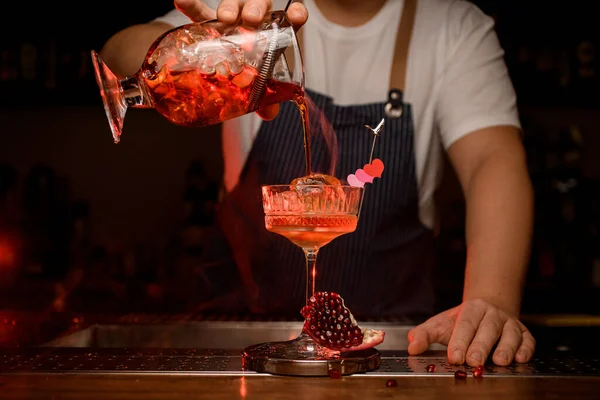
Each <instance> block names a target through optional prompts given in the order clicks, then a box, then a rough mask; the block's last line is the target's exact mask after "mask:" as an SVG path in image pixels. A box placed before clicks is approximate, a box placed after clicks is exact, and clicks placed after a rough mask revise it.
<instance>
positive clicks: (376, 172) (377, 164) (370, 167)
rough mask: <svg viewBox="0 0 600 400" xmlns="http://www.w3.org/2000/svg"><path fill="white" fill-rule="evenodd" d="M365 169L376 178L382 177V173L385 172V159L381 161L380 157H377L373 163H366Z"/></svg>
mask: <svg viewBox="0 0 600 400" xmlns="http://www.w3.org/2000/svg"><path fill="white" fill-rule="evenodd" d="M363 170H364V171H365V172H366V173H367V174H369V175H371V176H372V177H374V178H381V173H382V172H383V161H381V160H380V159H379V158H376V159H374V160H373V161H371V164H365V166H364V167H363Z"/></svg>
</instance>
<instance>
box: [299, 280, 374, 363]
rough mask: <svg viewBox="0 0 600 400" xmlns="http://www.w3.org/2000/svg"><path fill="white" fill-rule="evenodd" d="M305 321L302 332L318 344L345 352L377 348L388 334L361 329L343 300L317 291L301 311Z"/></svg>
mask: <svg viewBox="0 0 600 400" xmlns="http://www.w3.org/2000/svg"><path fill="white" fill-rule="evenodd" d="M301 314H302V316H303V317H304V318H305V320H304V326H303V327H302V330H303V331H304V332H306V334H308V335H309V336H310V337H311V338H312V339H313V340H314V341H315V342H317V343H318V344H319V345H321V346H323V347H326V348H328V349H331V350H339V351H343V352H347V351H358V350H365V349H368V348H371V347H375V346H377V345H378V344H380V343H381V342H383V339H384V337H385V332H383V331H378V330H374V329H362V328H361V327H360V326H358V324H357V323H356V320H355V319H354V317H353V316H352V313H351V312H350V310H349V309H348V308H347V307H346V306H345V305H344V299H342V298H341V296H340V295H339V294H337V293H333V292H317V293H315V294H314V295H313V296H312V297H311V298H310V300H309V304H308V305H306V306H304V307H303V308H302V311H301Z"/></svg>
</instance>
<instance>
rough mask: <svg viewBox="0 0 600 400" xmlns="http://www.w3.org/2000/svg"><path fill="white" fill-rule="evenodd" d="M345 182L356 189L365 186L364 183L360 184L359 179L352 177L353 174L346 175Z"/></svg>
mask: <svg viewBox="0 0 600 400" xmlns="http://www.w3.org/2000/svg"><path fill="white" fill-rule="evenodd" d="M347 181H348V184H349V185H350V186H356V187H364V186H365V183H364V182H361V181H360V179H358V178H357V177H356V175H354V174H350V175H348V178H347Z"/></svg>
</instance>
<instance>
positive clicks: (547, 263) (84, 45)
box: [0, 0, 600, 314]
mask: <svg viewBox="0 0 600 400" xmlns="http://www.w3.org/2000/svg"><path fill="white" fill-rule="evenodd" d="M475 3H477V4H478V5H480V6H481V7H482V9H483V10H484V11H485V12H486V13H488V14H489V15H492V16H494V18H496V20H497V31H498V34H499V37H500V40H501V42H502V45H503V47H504V49H505V50H506V62H507V64H508V66H509V69H510V73H511V77H512V79H513V82H514V84H515V86H516V89H517V94H518V98H519V108H520V113H521V117H522V123H523V127H524V133H525V143H526V146H527V151H528V156H529V162H530V172H531V176H532V179H533V182H534V185H535V190H536V201H537V208H536V232H535V241H534V242H535V243H534V249H533V254H532V259H531V265H530V270H529V277H528V282H527V287H526V291H525V301H524V306H523V307H524V310H523V311H524V312H526V313H594V314H597V313H598V307H597V304H600V301H599V300H600V296H599V294H600V236H599V230H598V228H599V214H598V212H599V209H598V208H599V205H600V201H599V200H600V199H599V195H600V186H599V185H598V179H599V178H600V161H598V160H599V158H598V156H599V155H600V136H599V135H598V128H597V127H598V126H599V124H598V122H600V114H599V113H598V111H599V110H600V108H599V107H598V106H599V103H598V101H599V100H598V99H599V96H598V87H599V83H600V80H599V79H598V76H597V73H598V67H599V66H598V56H597V51H598V48H597V46H598V45H599V44H600V42H599V39H600V35H599V33H600V30H599V29H598V28H597V26H598V21H597V17H595V16H596V15H597V14H595V13H594V12H593V10H592V7H593V6H594V5H595V3H594V2H584V1H570V2H566V3H565V2H555V3H549V2H524V1H515V0H513V1H508V0H505V1H476V2H475ZM7 4H8V3H7ZM89 6H90V7H91V10H92V11H91V12H89V11H87V10H84V9H81V10H79V9H75V8H74V7H73V6H72V5H70V4H56V3H53V2H52V3H51V2H45V3H44V4H42V5H40V6H38V5H35V6H31V5H30V4H26V3H23V5H21V4H15V3H13V4H11V5H10V7H11V10H8V9H7V12H6V14H5V18H4V19H5V20H6V19H13V20H12V21H4V22H3V24H1V25H0V34H1V36H0V37H1V38H2V39H1V40H0V302H1V304H0V307H1V308H10V309H27V308H39V307H47V306H48V304H52V307H54V309H56V310H57V311H61V310H83V311H85V310H100V311H110V312H126V311H151V312H158V311H165V312H177V311H186V310H187V311H189V310H190V307H191V308H192V309H193V307H194V306H193V305H190V304H197V302H198V301H200V302H201V301H203V300H205V299H206V298H209V297H210V296H211V293H214V290H215V289H214V288H215V285H217V286H218V283H215V282H216V281H218V280H219V279H222V277H221V278H219V276H218V273H215V272H214V268H213V269H211V268H210V267H206V266H204V265H203V264H202V261H201V260H202V258H201V254H202V252H203V249H204V246H205V244H204V243H205V238H206V237H209V236H210V222H211V217H212V213H211V204H213V203H214V200H215V196H216V194H215V185H216V184H217V183H218V182H219V179H220V176H221V174H222V160H221V156H220V152H221V147H220V135H219V127H218V126H213V127H209V128H203V129H195V130H191V129H185V128H180V127H177V126H174V125H171V124H170V123H168V122H167V121H166V120H165V119H163V118H162V117H161V116H159V115H158V113H156V112H154V111H152V110H134V109H130V110H129V111H128V112H127V117H126V122H125V127H124V138H126V140H123V141H122V142H121V143H120V144H118V145H115V144H113V143H112V140H111V137H110V132H109V129H108V124H107V121H106V117H105V115H104V111H103V109H102V105H101V101H100V96H99V92H98V88H97V86H96V83H95V81H94V78H93V71H92V66H91V59H90V55H89V51H90V50H91V49H96V50H100V49H101V47H102V45H103V43H104V42H105V41H106V40H107V39H108V38H109V37H110V36H111V35H112V34H113V33H115V32H116V31H118V30H120V29H122V28H124V27H126V26H128V25H131V24H135V23H143V22H146V21H148V20H150V19H152V18H154V17H156V16H159V15H162V14H163V13H165V12H167V11H169V10H170V9H171V8H172V3H171V2H169V1H164V2H154V3H153V4H152V5H150V4H149V3H137V2H117V1H104V2H102V3H93V4H90V5H89ZM3 7H8V5H6V4H5V5H3ZM25 7H27V8H25ZM8 11H10V12H8ZM70 14H73V15H71V16H70V17H69V16H68V15H70ZM13 15H14V16H16V17H15V18H12V17H11V16H13ZM441 199H442V200H441V201H442V209H443V210H444V214H443V215H444V217H443V221H442V231H441V235H440V237H439V241H438V242H439V255H440V268H439V271H438V274H437V277H438V281H439V288H440V295H441V296H440V303H439V307H440V308H447V307H450V306H453V305H455V304H457V302H459V301H460V295H461V286H462V278H463V270H464V226H463V221H464V207H463V201H462V197H461V195H460V191H459V189H458V186H457V184H456V180H455V178H454V176H453V174H452V173H448V175H447V177H446V180H445V182H444V185H443V187H442V191H441ZM186 290H187V291H186Z"/></svg>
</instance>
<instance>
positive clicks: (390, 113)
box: [384, 89, 404, 119]
mask: <svg viewBox="0 0 600 400" xmlns="http://www.w3.org/2000/svg"><path fill="white" fill-rule="evenodd" d="M403 106H404V102H403V101H402V91H400V90H397V89H392V90H390V93H389V95H388V102H387V103H386V105H385V108H384V109H385V115H387V117H388V118H390V119H394V118H400V117H401V116H402V111H403Z"/></svg>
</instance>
